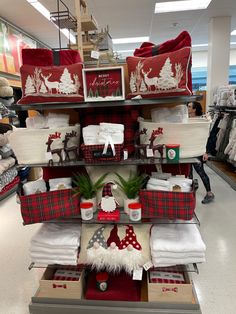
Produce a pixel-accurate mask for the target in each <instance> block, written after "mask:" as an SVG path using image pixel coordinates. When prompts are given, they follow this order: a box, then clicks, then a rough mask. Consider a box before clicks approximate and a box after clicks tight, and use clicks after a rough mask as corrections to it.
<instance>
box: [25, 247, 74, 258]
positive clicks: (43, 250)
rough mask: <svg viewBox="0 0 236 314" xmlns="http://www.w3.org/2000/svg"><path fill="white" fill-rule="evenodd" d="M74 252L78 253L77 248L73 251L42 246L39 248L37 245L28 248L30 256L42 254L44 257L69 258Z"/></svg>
mask: <svg viewBox="0 0 236 314" xmlns="http://www.w3.org/2000/svg"><path fill="white" fill-rule="evenodd" d="M76 251H78V248H77V247H76V248H73V249H68V248H64V249H58V248H54V247H50V248H48V247H43V246H39V245H32V246H31V247H30V253H32V254H44V255H50V254H53V255H55V254H56V255H66V256H71V255H73V254H74V253H75V252H76Z"/></svg>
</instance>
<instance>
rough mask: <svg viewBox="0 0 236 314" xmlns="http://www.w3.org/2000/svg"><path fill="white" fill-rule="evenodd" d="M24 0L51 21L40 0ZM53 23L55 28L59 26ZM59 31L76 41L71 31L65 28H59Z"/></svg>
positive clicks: (73, 41) (48, 12)
mask: <svg viewBox="0 0 236 314" xmlns="http://www.w3.org/2000/svg"><path fill="white" fill-rule="evenodd" d="M26 1H27V2H28V3H29V4H31V5H32V6H33V7H34V8H35V9H36V10H37V11H38V12H39V13H41V14H42V15H43V16H44V17H45V18H46V19H47V20H48V21H50V22H51V19H50V11H49V10H48V9H47V8H45V6H44V5H42V3H41V2H40V1H38V0H26ZM53 25H55V26H56V28H57V29H58V28H59V27H58V26H57V25H56V24H54V23H53ZM60 32H61V33H62V34H64V36H66V37H67V38H68V39H69V40H70V41H71V42H72V43H73V44H75V43H76V38H75V36H74V35H73V34H71V32H70V31H69V30H68V29H67V28H63V29H60Z"/></svg>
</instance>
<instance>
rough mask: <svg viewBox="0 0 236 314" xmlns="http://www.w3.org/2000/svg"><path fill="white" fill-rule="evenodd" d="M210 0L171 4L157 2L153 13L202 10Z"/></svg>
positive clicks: (172, 2)
mask: <svg viewBox="0 0 236 314" xmlns="http://www.w3.org/2000/svg"><path fill="white" fill-rule="evenodd" d="M211 1H212V0H185V1H171V2H157V3H156V5H155V11H154V13H167V12H178V11H190V10H203V9H206V8H207V7H208V5H209V4H210V3H211Z"/></svg>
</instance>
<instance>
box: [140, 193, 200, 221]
mask: <svg viewBox="0 0 236 314" xmlns="http://www.w3.org/2000/svg"><path fill="white" fill-rule="evenodd" d="M139 197H140V203H141V204H142V217H143V218H166V219H183V220H191V219H192V218H193V214H194V210H195V207H196V197H195V192H194V191H192V192H167V191H150V190H141V191H140V193H139Z"/></svg>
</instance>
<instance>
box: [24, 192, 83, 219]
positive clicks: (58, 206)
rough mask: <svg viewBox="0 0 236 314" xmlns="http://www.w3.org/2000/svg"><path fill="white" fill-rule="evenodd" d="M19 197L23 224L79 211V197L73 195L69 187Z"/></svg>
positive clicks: (74, 213) (69, 214)
mask: <svg viewBox="0 0 236 314" xmlns="http://www.w3.org/2000/svg"><path fill="white" fill-rule="evenodd" d="M19 197H20V202H21V215H22V218H23V220H24V223H25V224H32V223H37V222H43V221H47V220H52V219H57V218H62V217H73V216H76V215H78V214H79V213H80V207H79V198H78V197H73V195H72V190H71V189H66V190H57V191H51V192H45V193H39V194H32V195H27V196H22V195H20V196H19Z"/></svg>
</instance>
